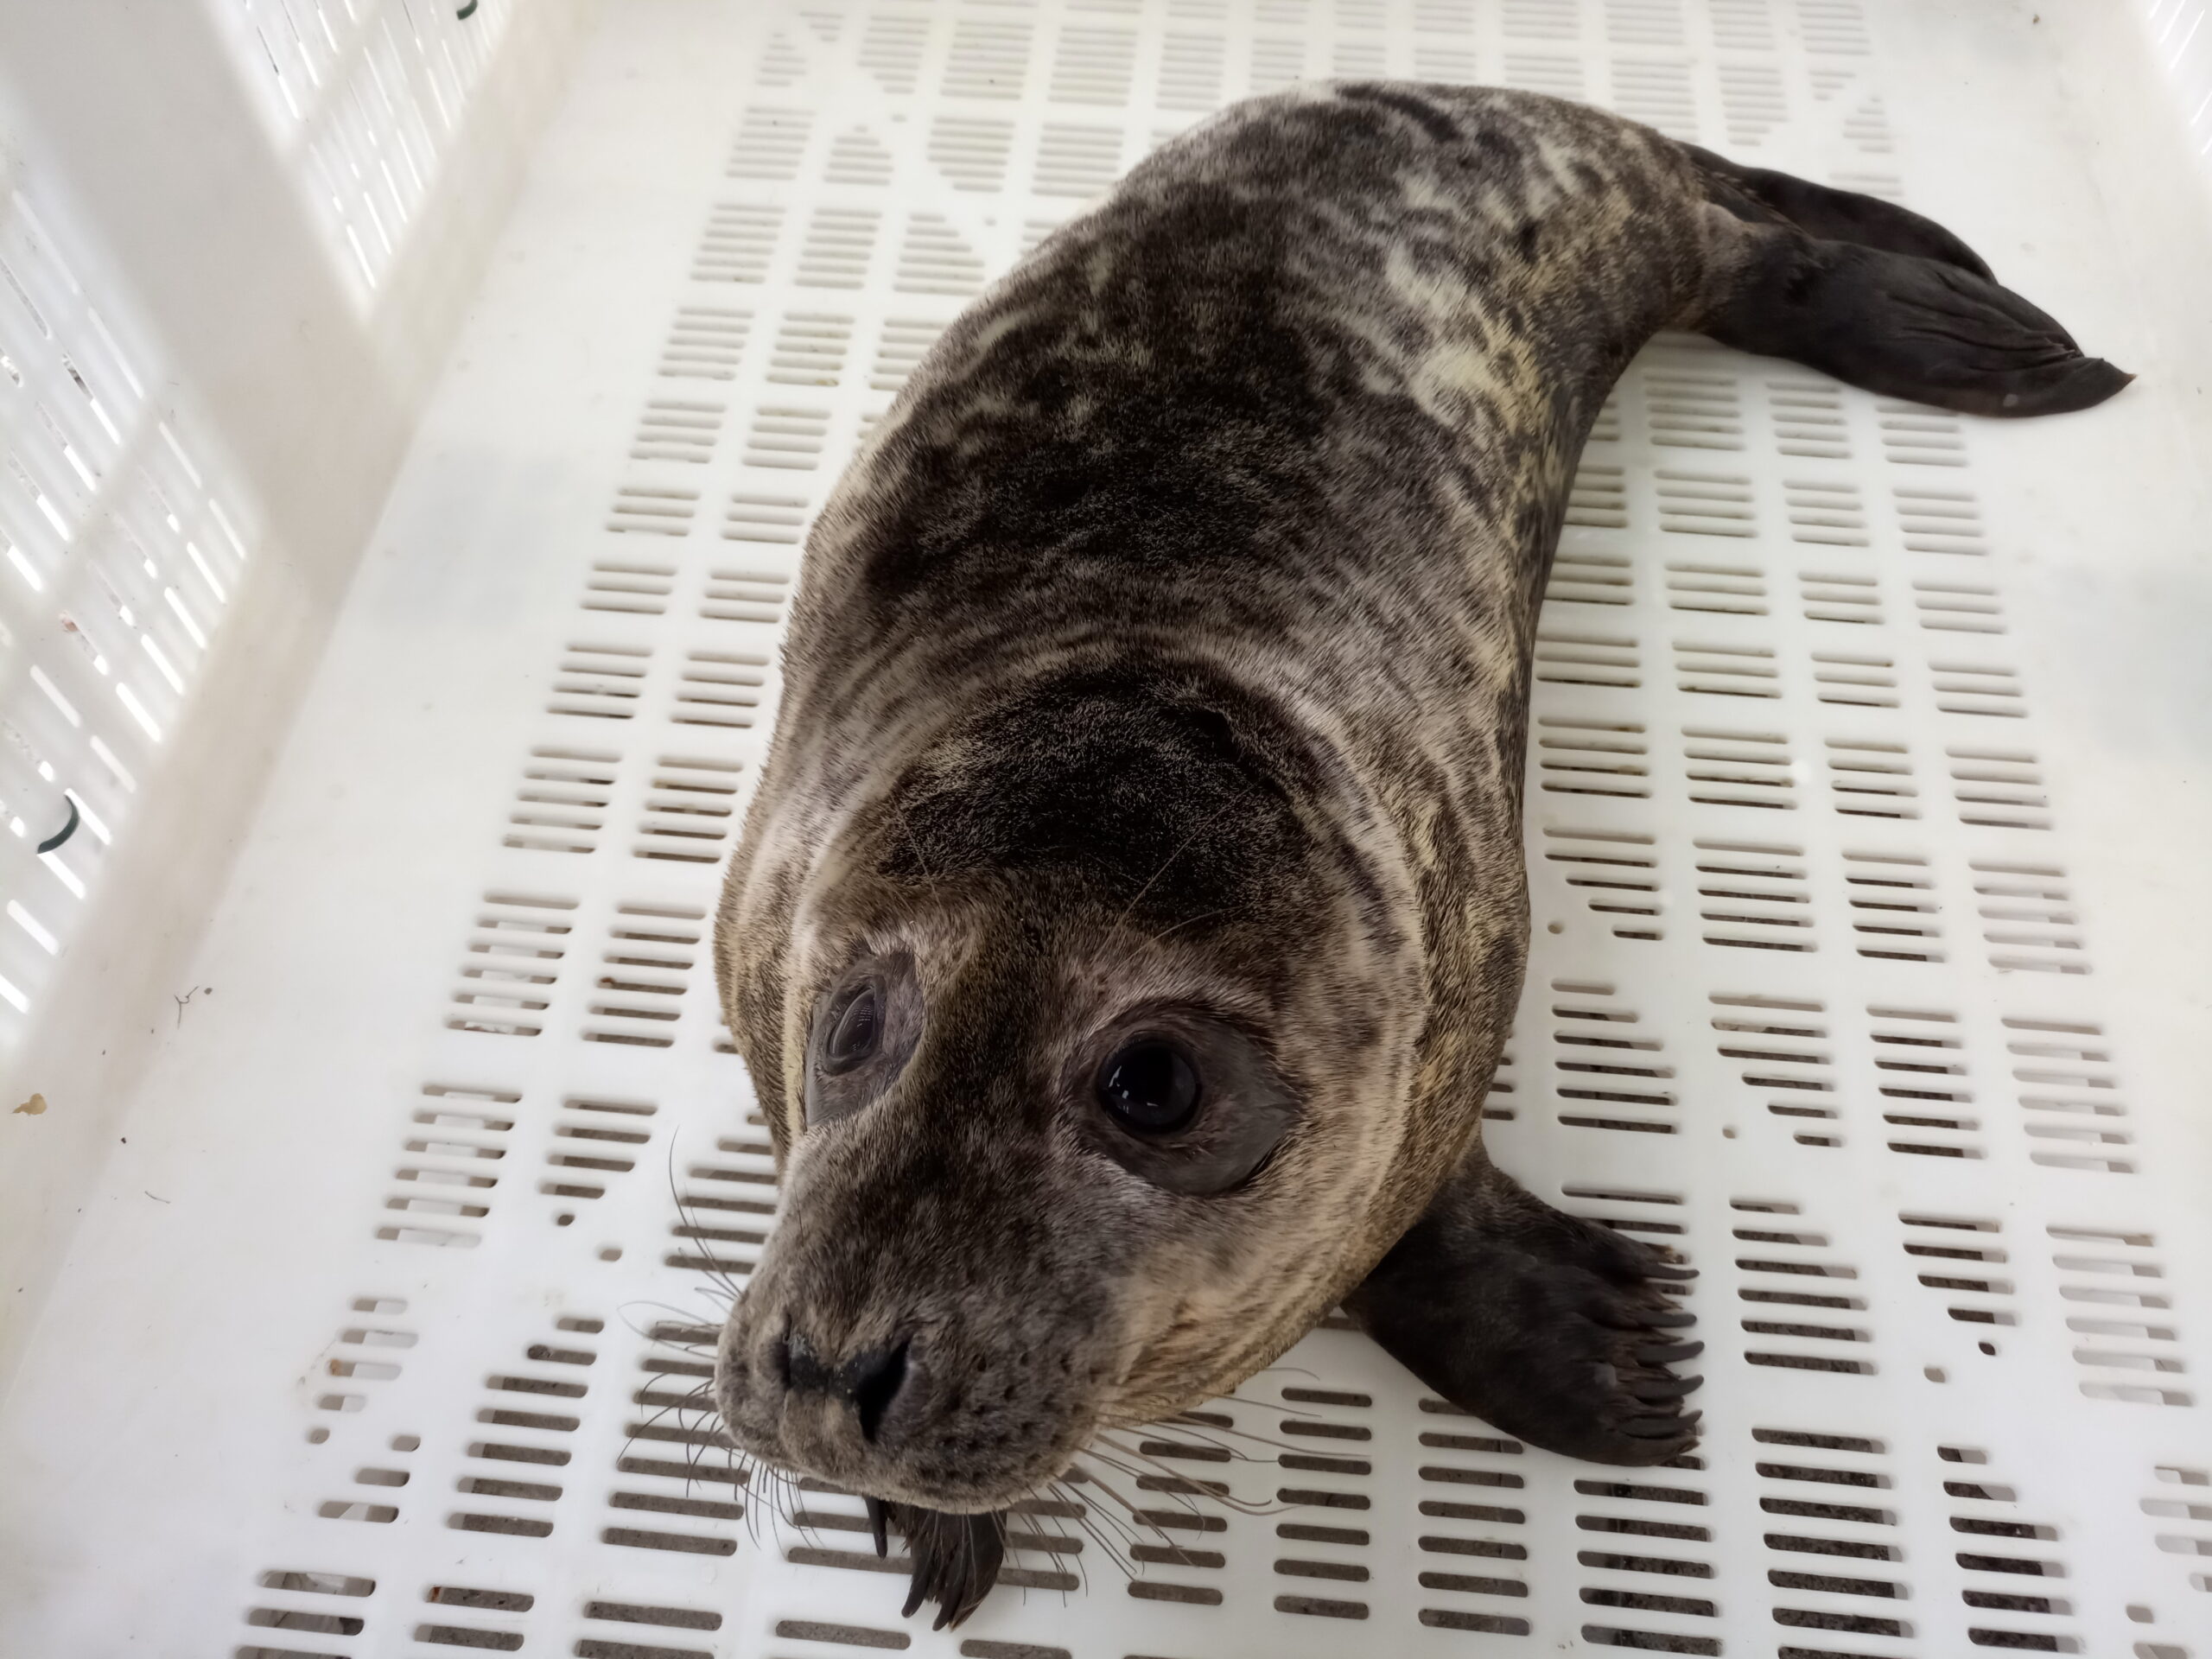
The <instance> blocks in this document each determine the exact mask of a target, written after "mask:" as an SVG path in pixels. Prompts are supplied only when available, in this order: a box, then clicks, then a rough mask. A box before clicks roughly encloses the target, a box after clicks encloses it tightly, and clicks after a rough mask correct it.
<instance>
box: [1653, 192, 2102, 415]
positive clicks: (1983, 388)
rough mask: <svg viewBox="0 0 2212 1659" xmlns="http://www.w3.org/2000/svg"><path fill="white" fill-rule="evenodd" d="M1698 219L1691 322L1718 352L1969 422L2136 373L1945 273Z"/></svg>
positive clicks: (1996, 294) (2089, 397) (2018, 304)
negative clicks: (1707, 255)
mask: <svg viewBox="0 0 2212 1659" xmlns="http://www.w3.org/2000/svg"><path fill="white" fill-rule="evenodd" d="M1705 211H1706V213H1707V217H1708V224H1707V231H1708V234H1709V236H1710V238H1711V240H1712V251H1713V263H1712V265H1711V268H1710V275H1709V277H1708V286H1707V293H1706V297H1705V302H1704V304H1703V306H1702V308H1701V313H1700V315H1699V316H1698V317H1697V318H1695V319H1694V326H1695V327H1701V328H1703V329H1704V331H1705V332H1706V333H1707V334H1711V335H1712V336H1713V338H1714V339H1715V340H1719V341H1720V342H1721V343H1722V344H1724V345H1727V346H1736V347H1737V348H1738V350H1741V351H1746V352H1757V353H1760V354H1761V355H1763V356H1767V357H1786V358H1790V359H1795V360H1796V361H1797V362H1800V363H1802V364H1805V365H1808V367H1811V368H1815V369H1818V370H1820V371H1821V372H1823V373H1825V374H1832V375H1834V377H1835V378H1837V379H1839V380H1842V381H1847V382H1848V383H1849V384H1850V385H1854V386H1863V387H1865V388H1866V390H1867V391H1874V392H1879V393H1882V394H1883V395H1885V396H1887V397H1907V398H1910V399H1912V400H1914V401H1915V402H1917V403H1923V404H1935V405H1936V407H1938V408H1941V409H1955V410H1960V411H1961V412H1962V413H1965V414H1969V415H2001V416H2025V415H2058V414H2063V413H2066V412H2067V411H2069V410H2077V409H2088V407H2090V406H2091V405H2092V404H2101V403H2102V402H2104V400H2105V399H2106V398H2107V397H2111V396H2112V395H2113V393H2114V392H2116V391H2119V390H2120V388H2121V387H2122V386H2124V385H2126V384H2127V383H2128V382H2129V381H2130V380H2132V379H2133V378H2135V377H2134V376H2133V375H2131V374H2126V373H2124V372H2121V371H2120V370H2119V369H2116V368H2114V367H2113V365H2111V364H2109V363H2107V362H2106V361H2105V360H2104V359H2102V358H2096V357H2085V356H2084V355H2082V350H2081V348H2080V347H2079V346H2076V345H2075V343H2074V338H2073V336H2072V335H2070V334H2068V333H2067V332H2066V330H2065V329H2063V328H2062V327H2059V325H2058V324H2057V323H2056V321H2053V320H2052V319H2051V318H2050V317H2049V316H2048V315H2045V314H2044V313H2043V312H2041V311H2038V310H2037V308H2035V307H2034V306H2032V305H2031V304H2029V303H2028V302H2026V301H2025V300H2024V299H2022V298H2021V297H2020V296H2018V295H2017V294H2015V293H2012V291H2011V290H2010V289H2004V288H2000V287H1999V286H1998V285H1997V284H1996V283H1993V282H1990V281H1987V280H1986V279H1985V278H1983V277H1977V276H1975V275H1974V273H1973V272H1972V271H1970V270H1963V269H1961V267H1960V266H1958V265H1956V264H1949V263H1946V262H1944V261H1942V260H1938V259H1929V258H1923V257H1919V256H1917V255H1914V254H1909V253H1893V252H1890V251H1885V250H1884V249H1880V248H1873V247H1867V246H1864V245H1860V244H1858V243H1853V242H1836V241H1826V240H1820V239H1816V238H1812V237H1808V236H1807V235H1805V234H1804V233H1803V232H1801V231H1799V230H1797V229H1796V228H1795V227H1794V226H1787V225H1778V224H1752V223H1748V222H1745V221H1744V220H1741V219H1737V218H1735V217H1734V216H1732V215H1731V214H1730V213H1728V212H1727V210H1726V208H1724V207H1707V209H1706V210H1705Z"/></svg>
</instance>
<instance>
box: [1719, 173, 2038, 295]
mask: <svg viewBox="0 0 2212 1659" xmlns="http://www.w3.org/2000/svg"><path fill="white" fill-rule="evenodd" d="M1682 149H1684V150H1686V151H1688V154H1689V158H1690V159H1691V160H1692V161H1693V162H1696V163H1697V166H1698V170H1699V171H1700V172H1701V173H1703V174H1704V175H1705V189H1706V196H1707V200H1710V201H1712V202H1713V203H1714V204H1716V205H1717V206H1719V207H1725V208H1726V209H1727V210H1728V211H1729V213H1732V214H1733V215H1734V216H1735V217H1736V218H1738V219H1746V220H1749V221H1750V222H1751V223H1753V224H1774V223H1777V222H1786V223H1788V224H1791V225H1795V226H1796V227H1797V228H1798V229H1799V230H1801V231H1802V232H1805V234H1806V235H1808V236H1809V237H1813V238H1816V239H1818V240H1820V241H1824V242H1855V243H1857V244H1858V245H1859V246H1860V247H1862V248H1879V249H1881V250H1882V251H1884V252H1885V253H1910V254H1916V255H1917V256H1918V257H1921V258H1923V259H1933V260H1936V262H1938V263H1939V264H1946V265H1956V266H1957V267H1958V268H1959V269H1960V270H1963V271H1966V272H1967V273H1968V274H1969V275H1971V276H1975V277H1980V278H1981V279H1982V280H1983V281H1984V282H1994V281H1995V280H1996V278H1995V277H1993V275H1991V273H1990V269H1989V266H1988V264H1987V263H1986V261H1984V260H1983V258H1982V257H1981V256H1980V254H1978V253H1976V252H1975V251H1974V250H1973V249H1972V248H1970V247H1968V246H1967V245H1966V244H1965V243H1964V242H1961V240H1960V239H1959V238H1957V237H1956V236H1955V235H1953V234H1952V233H1951V232H1950V231H1948V230H1947V229H1946V228H1945V227H1944V226H1941V225H1938V224H1937V223H1936V221H1935V220H1934V219H1929V218H1926V217H1924V216H1923V215H1922V214H1919V213H1914V212H1913V211H1912V209H1911V208H1910V207H1899V206H1897V203H1896V202H1894V201H1885V200H1882V198H1881V197H1879V196H1867V195H1861V194H1859V192H1858V191H1856V190H1838V189H1835V188H1833V187H1831V186H1828V185H1825V184H1815V183H1814V182H1813V181H1811V180H1809V179H1801V178H1798V177H1796V176H1795V175H1792V174H1789V173H1777V172H1773V171H1771V170H1770V169H1769V168H1764V167H1739V166H1738V165H1737V164H1736V163H1735V162H1732V161H1730V160H1729V159H1728V158H1727V157H1726V156H1716V155H1714V154H1713V152H1712V151H1711V150H1709V149H1699V148H1698V147H1697V146H1696V145H1695V144H1684V145H1683V146H1682Z"/></svg>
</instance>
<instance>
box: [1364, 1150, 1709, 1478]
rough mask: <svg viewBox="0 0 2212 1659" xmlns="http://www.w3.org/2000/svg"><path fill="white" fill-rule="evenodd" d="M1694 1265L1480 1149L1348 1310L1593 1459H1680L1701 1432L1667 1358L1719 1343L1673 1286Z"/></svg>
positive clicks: (1557, 1444)
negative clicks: (1516, 1175) (1691, 1329)
mask: <svg viewBox="0 0 2212 1659" xmlns="http://www.w3.org/2000/svg"><path fill="white" fill-rule="evenodd" d="M1691 1276H1692V1275H1691V1274H1690V1271H1689V1269H1688V1268H1681V1267H1677V1266H1674V1265H1672V1264H1670V1263H1669V1262H1665V1261H1663V1260H1662V1258H1661V1257H1660V1255H1659V1254H1658V1252H1656V1250H1653V1249H1649V1247H1648V1246H1646V1245H1643V1244H1642V1243H1638V1242H1637V1241H1636V1240H1634V1239H1631V1238H1627V1237H1624V1236H1622V1235H1620V1234H1618V1233H1615V1232H1613V1231H1611V1230H1609V1229H1607V1228H1605V1227H1601V1226H1599V1225H1598V1224H1596V1223H1594V1222H1588V1221H1583V1220H1581V1219H1580V1218H1578V1217H1573V1216H1569V1215H1566V1214H1563V1213H1561V1212H1560V1211H1557V1210H1554V1209H1553V1208H1552V1207H1551V1206H1550V1205H1547V1204H1545V1203H1543V1202H1542V1201H1541V1199H1538V1198H1535V1197H1534V1196H1532V1195H1531V1194H1530V1193H1529V1192H1527V1191H1526V1190H1524V1189H1523V1188H1522V1186H1521V1185H1519V1184H1518V1183H1517V1182H1516V1181H1515V1180H1514V1179H1512V1178H1511V1177H1510V1176H1509V1175H1506V1174H1504V1173H1501V1172H1500V1171H1498V1170H1497V1169H1495V1168H1493V1167H1492V1166H1491V1164H1490V1162H1489V1160H1487V1159H1486V1158H1485V1157H1484V1155H1483V1154H1482V1152H1481V1150H1480V1149H1479V1148H1478V1149H1477V1150H1476V1151H1475V1152H1473V1153H1472V1154H1470V1155H1469V1159H1468V1161H1467V1163H1466V1164H1465V1166H1463V1167H1462V1169H1461V1170H1460V1172H1459V1174H1458V1175H1456V1176H1454V1177H1453V1178H1452V1180H1451V1182H1450V1183H1448V1184H1447V1185H1446V1187H1445V1189H1444V1190H1443V1192H1440V1193H1439V1194H1438V1195H1437V1198H1436V1201H1435V1202H1434V1203H1433V1205H1430V1206H1429V1210H1428V1213H1427V1214H1426V1215H1424V1216H1423V1217H1421V1220H1420V1221H1418V1222H1416V1223H1415V1224H1414V1228H1413V1230H1412V1231H1410V1232H1408V1234H1407V1235H1406V1236H1405V1237H1403V1238H1402V1239H1401V1240H1400V1241H1399V1242H1398V1243H1397V1245H1396V1246H1395V1248H1394V1249H1392V1250H1391V1252H1390V1254H1389V1255H1387V1256H1385V1257H1383V1261H1382V1263H1381V1264H1380V1265H1379V1266H1378V1267H1376V1269H1375V1271H1374V1272H1373V1273H1372V1274H1369V1275H1368V1277H1367V1279H1366V1281H1365V1282H1364V1283H1363V1284H1362V1285H1361V1286H1360V1287H1359V1288H1358V1289H1357V1290H1356V1291H1354V1292H1353V1293H1352V1294H1351V1296H1349V1297H1347V1298H1346V1299H1345V1300H1344V1311H1345V1312H1346V1313H1350V1314H1351V1316H1352V1318H1354V1319H1357V1321H1358V1322H1359V1323H1360V1325H1362V1326H1363V1328H1364V1329H1365V1330H1366V1332H1367V1333H1368V1334H1369V1335H1370V1336H1371V1337H1373V1338H1375V1340H1376V1342H1378V1343H1380V1344H1382V1345H1383V1348H1384V1349H1385V1350H1386V1351H1389V1353H1390V1354H1391V1355H1392V1356H1393V1357H1395V1358H1396V1359H1397V1360H1398V1361H1399V1362H1400V1363H1402V1364H1403V1365H1404V1366H1405V1367H1406V1368H1407V1369H1408V1370H1410V1371H1412V1372H1413V1374H1414V1376H1418V1377H1419V1378H1421V1381H1422V1382H1424V1383H1427V1384H1428V1386H1429V1387H1430V1388H1432V1389H1435V1390H1436V1391H1437V1393H1439V1394H1440V1395H1443V1397H1444V1398H1445V1399H1446V1400H1447V1401H1449V1402H1451V1403H1452V1404H1453V1405H1455V1406H1459V1407H1460V1408H1463V1409H1464V1410H1467V1411H1471V1412H1472V1413H1473V1414H1475V1415H1476V1416H1478V1417H1480V1418H1482V1419H1483V1420H1484V1421H1485V1422H1488V1423H1491V1424H1492V1425H1494V1426H1495V1427H1498V1428H1501V1429H1503V1430H1504V1431H1505V1432H1506V1433H1509V1434H1511V1435H1515V1436H1516V1437H1517V1438H1519V1439H1521V1440H1525V1441H1527V1442H1528V1443H1529V1445H1531V1446H1541V1447H1543V1448H1544V1449H1545V1450H1547V1451H1550V1452H1564V1453H1566V1454H1567V1456H1569V1457H1574V1458H1586V1459H1589V1460H1590V1461H1592V1462H1593V1463H1619V1464H1651V1463H1664V1462H1665V1461H1666V1460H1667V1459H1669V1458H1672V1457H1677V1456H1679V1455H1681V1453H1682V1452H1685V1451H1687V1450H1688V1448H1689V1446H1691V1444H1692V1443H1693V1442H1694V1440H1696V1438H1697V1427H1696V1425H1697V1414H1696V1413H1695V1412H1688V1413H1686V1412H1684V1411H1683V1410H1682V1408H1681V1401H1682V1396H1683V1395H1687V1394H1688V1393H1689V1392H1690V1390H1691V1389H1694V1388H1696V1387H1697V1385H1698V1381H1699V1379H1697V1378H1696V1377H1677V1376H1675V1375H1674V1374H1673V1373H1671V1372H1670V1371H1669V1370H1667V1366H1668V1365H1669V1363H1671V1362H1673V1361H1675V1360H1678V1359H1688V1358H1689V1357H1691V1356H1693V1355H1694V1354H1696V1353H1697V1352H1698V1351H1700V1349H1701V1348H1702V1347H1703V1344H1700V1343H1696V1342H1685V1341H1683V1340H1682V1339H1681V1327H1683V1326H1685V1325H1689V1324H1690V1323H1691V1322H1692V1320H1691V1316H1690V1315H1689V1314H1688V1313H1684V1312H1683V1311H1682V1310H1681V1308H1679V1307H1677V1306H1675V1304H1674V1302H1672V1301H1671V1300H1669V1299H1668V1297H1667V1296H1666V1295H1665V1294H1663V1292H1664V1290H1666V1289H1668V1288H1673V1287H1678V1286H1679V1285H1680V1284H1681V1281H1685V1280H1688V1278H1690V1277H1691Z"/></svg>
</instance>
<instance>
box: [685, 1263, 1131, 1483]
mask: <svg viewBox="0 0 2212 1659" xmlns="http://www.w3.org/2000/svg"><path fill="white" fill-rule="evenodd" d="M752 1300H753V1298H752V1297H750V1296H748V1298H747V1302H748V1303H749V1302H751V1301H752ZM751 1312H752V1310H751V1309H750V1308H749V1307H748V1306H746V1305H742V1304H741V1306H740V1307H739V1308H738V1309H737V1310H736V1311H735V1312H734V1313H733V1315H732V1317H731V1319H730V1321H729V1324H728V1325H727V1326H726V1327H725V1329H724V1331H723V1333H722V1338H721V1343H720V1344H719V1347H718V1350H717V1352H716V1355H715V1378H714V1384H713V1397H714V1401H715V1407H716V1408H717V1409H718V1410H719V1411H720V1413H721V1419H722V1425H723V1430H724V1433H726V1434H727V1435H728V1438H729V1440H730V1442H731V1444H732V1445H734V1446H735V1447H736V1448H737V1449H738V1450H739V1451H740V1452H742V1453H744V1454H745V1455H747V1457H750V1458H752V1459H757V1460H759V1461H760V1462H761V1463H764V1464H766V1465H770V1466H771V1467H773V1468H776V1469H779V1470H782V1471H785V1472H787V1473H790V1474H794V1475H799V1476H806V1477H811V1478H814V1479H816V1480H819V1481H823V1482H825V1483H827V1484H830V1485H833V1486H836V1487H837V1488H839V1489H840V1490H842V1491H847V1492H850V1493H852V1494H854V1495H855V1496H857V1497H867V1498H869V1499H871V1500H873V1501H876V1502H881V1503H893V1504H904V1505H907V1506H910V1507H912V1508H915V1509H918V1510H929V1511H931V1512H933V1513H937V1514H942V1515H949V1516H958V1515H979V1514H988V1513H990V1512H993V1511H996V1510H1003V1509H1005V1508H1006V1507H1007V1505H1009V1504H1011V1503H1018V1502H1020V1501H1021V1500H1022V1499H1024V1498H1027V1497H1030V1496H1032V1495H1033V1494H1034V1493H1036V1492H1038V1491H1040V1490H1042V1489H1044V1488H1045V1487H1046V1486H1047V1485H1049V1484H1051V1483H1052V1481H1053V1480H1055V1479H1057V1478H1060V1477H1061V1476H1063V1475H1065V1473H1066V1472H1067V1470H1068V1468H1069V1465H1070V1464H1071V1462H1072V1461H1073V1459H1074V1456H1075V1454H1076V1452H1077V1450H1078V1449H1079V1448H1080V1447H1081V1446H1083V1445H1084V1442H1085V1441H1086V1440H1088V1439H1089V1437H1090V1432H1091V1429H1092V1427H1093V1425H1092V1422H1091V1418H1092V1415H1093V1414H1092V1412H1091V1411H1090V1410H1089V1409H1088V1408H1087V1407H1086V1406H1085V1404H1084V1401H1085V1398H1086V1391H1084V1390H1083V1389H1077V1388H1069V1387H1065V1386H1063V1387H1061V1388H1060V1389H1057V1390H1056V1389H1054V1388H1053V1387H1052V1378H1053V1377H1054V1376H1056V1375H1064V1374H1065V1366H1064V1365H1058V1364H1054V1363H1052V1362H1051V1361H1049V1360H1046V1361H1045V1362H1044V1363H1039V1356H1036V1355H1034V1354H1020V1353H1016V1354H1000V1353H994V1352H988V1351H982V1350H981V1349H979V1348H977V1347H976V1346H974V1345H972V1344H963V1343H961V1342H960V1341H958V1340H957V1338H952V1337H949V1336H948V1335H946V1334H945V1333H944V1332H941V1331H932V1330H926V1329H916V1330H911V1331H892V1332H887V1335H886V1337H885V1338H883V1339H881V1340H878V1341H873V1342H871V1341H867V1340H865V1339H861V1340H855V1339H853V1338H846V1339H845V1340H843V1341H838V1340H836V1339H835V1338H829V1337H827V1336H825V1335H823V1334H821V1333H820V1332H819V1331H818V1330H817V1329H810V1321H809V1320H808V1319H805V1318H804V1317H803V1316H799V1317H795V1316H792V1315H788V1314H785V1315H782V1316H774V1315H770V1316H768V1317H766V1318H762V1317H758V1316H756V1317H747V1315H748V1313H751ZM763 1312H764V1313H765V1310H763Z"/></svg>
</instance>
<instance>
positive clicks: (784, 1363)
mask: <svg viewBox="0 0 2212 1659" xmlns="http://www.w3.org/2000/svg"><path fill="white" fill-rule="evenodd" d="M911 1346H912V1343H911V1342H910V1341H909V1340H906V1339H901V1340H900V1341H898V1342H894V1343H888V1344H885V1345H884V1346H882V1347H880V1348H870V1349H867V1350H864V1351H861V1352H860V1353H857V1354H854V1355H852V1356H851V1357H849V1358H847V1359H845V1360H844V1361H842V1363H832V1362H830V1361H829V1360H825V1359H824V1358H823V1357H822V1355H821V1354H820V1353H818V1352H817V1351H816V1350H815V1348H814V1345H813V1344H811V1343H810V1342H809V1341H807V1339H806V1338H805V1337H804V1335H802V1334H801V1333H799V1332H796V1331H794V1332H791V1333H790V1334H789V1335H788V1336H786V1337H785V1338H784V1340H783V1341H782V1342H781V1343H779V1344H778V1350H779V1351H778V1353H777V1354H776V1356H775V1359H776V1363H777V1367H778V1369H779V1370H781V1371H782V1372H783V1376H784V1386H785V1388H786V1389H789V1390H790V1391H791V1393H793V1394H798V1395H806V1394H814V1395H827V1396H828V1397H829V1398H830V1399H832V1400H836V1401H839V1402H844V1403H847V1404H849V1405H850V1406H851V1407H852V1408H853V1413H854V1414H855V1416H856V1417H857V1418H858V1419H859V1421H860V1428H861V1438H862V1439H864V1440H868V1441H870V1442H871V1443H873V1442H874V1440H875V1438H876V1435H877V1434H878V1433H879V1432H880V1430H881V1429H882V1427H883V1420H884V1418H885V1416H886V1415H887V1414H888V1413H889V1412H890V1410H891V1407H892V1404H893V1402H894V1401H896V1400H897V1399H898V1398H899V1394H900V1393H901V1391H903V1390H904V1389H905V1388H906V1381H907V1376H908V1367H907V1363H906V1357H907V1351H908V1349H909V1348H910V1347H911Z"/></svg>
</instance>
